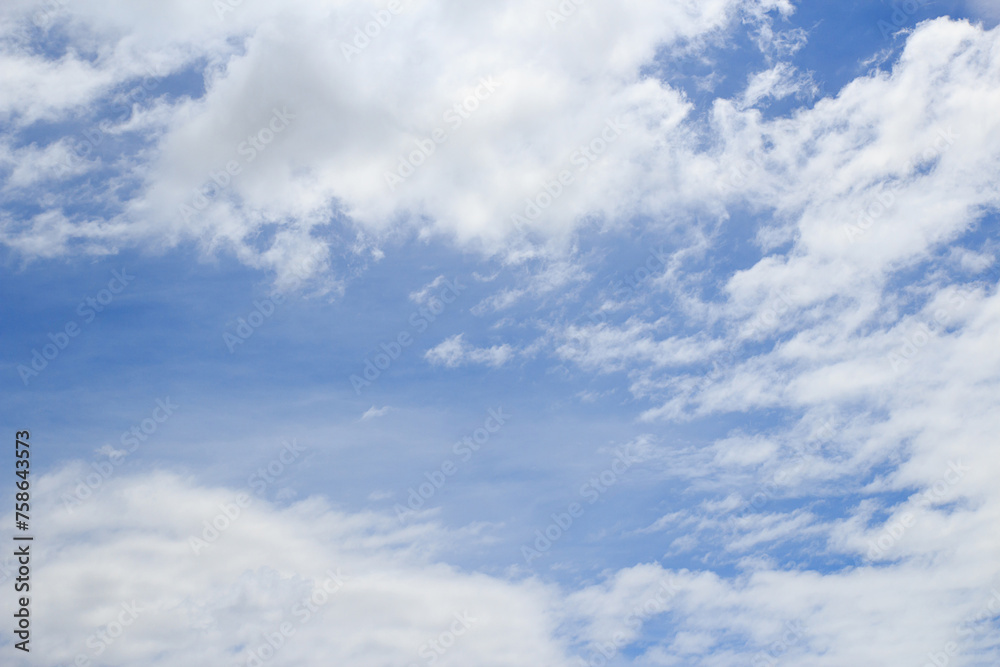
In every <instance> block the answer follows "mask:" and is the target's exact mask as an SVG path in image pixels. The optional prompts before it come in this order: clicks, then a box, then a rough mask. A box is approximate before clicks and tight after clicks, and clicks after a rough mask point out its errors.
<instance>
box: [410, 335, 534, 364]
mask: <svg viewBox="0 0 1000 667" xmlns="http://www.w3.org/2000/svg"><path fill="white" fill-rule="evenodd" d="M463 336H464V334H455V335H454V336H452V337H450V338H448V339H446V340H444V341H442V342H441V343H439V344H438V345H436V346H435V347H433V348H431V349H429V350H427V352H426V353H424V358H425V359H426V360H427V361H429V362H430V363H431V364H434V365H441V366H446V367H448V368H457V367H458V366H464V365H467V364H483V365H486V366H492V367H494V368H498V367H500V366H503V365H504V364H505V363H507V362H508V361H510V360H511V359H512V358H514V356H515V354H516V351H515V350H514V348H513V347H511V346H510V345H507V344H506V343H504V344H503V345H494V346H493V347H475V346H473V345H471V344H469V343H467V342H465V340H464V338H463Z"/></svg>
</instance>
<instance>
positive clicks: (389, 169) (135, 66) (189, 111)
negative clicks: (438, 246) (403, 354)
mask: <svg viewBox="0 0 1000 667" xmlns="http://www.w3.org/2000/svg"><path fill="white" fill-rule="evenodd" d="M141 6H142V7H143V9H142V10H141V11H140V10H138V9H137V7H139V6H138V5H136V6H132V5H130V6H129V7H125V6H124V5H121V4H120V3H112V4H110V5H108V4H100V3H86V2H85V3H73V5H72V6H68V5H67V6H65V7H61V8H59V10H58V11H56V12H55V14H54V16H53V17H51V20H49V21H47V22H46V25H47V26H48V27H47V28H46V30H49V31H53V32H56V31H58V32H60V34H66V35H67V36H68V38H69V39H70V40H71V41H70V44H71V45H72V47H73V48H74V49H76V50H75V51H74V50H71V51H70V52H69V53H68V54H67V55H66V56H64V57H60V58H57V57H54V56H51V55H47V54H44V53H38V52H34V51H32V50H31V49H30V48H29V45H28V44H27V43H26V42H25V38H24V37H23V34H24V33H23V32H18V31H17V30H14V29H11V30H10V31H8V32H7V33H6V34H5V35H4V39H5V41H4V51H3V52H2V53H0V57H3V58H5V59H6V66H5V67H6V69H7V70H8V71H17V72H21V73H22V74H23V76H22V78H19V79H17V81H20V82H21V83H17V82H16V81H15V82H12V85H13V84H16V85H20V86H22V87H23V88H24V90H23V91H22V92H23V94H18V95H11V96H8V100H10V102H9V106H8V108H6V109H0V112H3V113H5V114H6V118H7V119H8V129H10V130H13V131H15V132H16V131H18V130H21V129H23V128H26V127H28V126H29V125H31V124H32V123H38V122H42V121H48V120H66V119H69V120H73V121H75V122H76V123H77V124H80V125H83V127H84V129H83V130H81V132H80V134H79V135H77V136H74V137H72V138H73V140H74V141H75V142H77V143H79V142H80V141H83V142H84V143H83V144H82V146H84V147H86V142H87V139H86V136H87V135H86V134H85V132H87V131H89V132H91V133H94V132H95V129H94V128H95V127H97V128H100V132H101V134H102V135H104V136H111V135H119V134H123V133H124V134H125V135H128V132H130V131H131V132H133V134H132V135H128V136H132V144H131V149H130V150H129V151H128V152H127V154H128V155H129V158H128V159H127V160H126V161H124V162H122V161H119V165H120V167H121V168H115V173H116V175H117V176H118V177H119V178H121V179H122V180H124V181H125V182H127V183H128V184H129V185H130V186H131V187H130V192H131V193H132V194H131V195H130V196H129V197H128V198H127V199H125V200H120V201H119V200H117V198H116V197H112V198H111V199H112V201H111V203H112V206H111V207H110V209H109V210H112V211H117V212H116V213H114V214H113V215H112V216H110V217H111V220H107V221H106V222H107V223H108V226H107V227H101V226H97V225H94V224H89V223H90V221H88V220H87V219H86V217H85V216H84V215H82V214H74V215H72V216H67V219H66V223H65V229H64V230H63V232H62V233H61V234H60V235H59V236H56V237H53V236H52V235H47V234H46V233H45V225H44V221H43V219H41V218H35V219H32V220H27V221H24V222H23V224H17V225H14V224H7V225H5V227H4V229H3V239H4V242H5V243H7V244H8V245H10V246H12V247H15V248H17V249H18V250H19V251H20V252H22V253H23V254H25V255H27V256H29V257H30V256H34V255H36V254H39V253H48V254H57V253H65V252H69V251H70V249H71V248H74V247H75V243H73V242H75V241H83V242H87V243H91V244H93V245H95V246H97V247H107V246H111V245H113V244H115V243H152V244H154V245H162V244H171V245H172V244H176V243H178V242H180V241H182V240H185V239H198V240H200V241H201V242H202V243H203V244H204V245H205V247H206V248H208V249H209V250H212V251H226V252H232V253H234V254H236V255H237V256H238V257H240V258H241V259H242V260H243V261H245V262H247V263H249V264H250V265H252V266H258V267H261V268H270V269H273V270H275V271H278V272H279V273H281V272H282V271H283V270H282V269H281V268H280V267H281V265H282V264H285V263H289V262H294V261H295V260H296V258H300V257H301V256H305V257H306V258H308V259H310V261H311V262H313V263H314V264H315V265H314V266H313V270H315V271H323V270H326V269H327V268H328V265H327V263H326V262H327V260H328V258H329V256H330V255H329V252H330V248H331V247H333V246H336V245H338V244H344V243H345V239H346V238H351V237H353V235H354V234H353V229H358V230H364V231H365V233H367V234H370V235H372V236H373V238H374V239H375V242H376V243H377V242H378V239H379V238H382V237H384V236H385V235H387V234H391V233H392V231H393V230H395V229H398V228H399V226H400V225H404V226H406V227H408V228H412V229H416V230H417V231H418V233H419V234H420V235H422V236H428V235H444V236H445V237H447V238H450V239H453V240H455V241H457V242H459V243H461V244H463V245H467V246H472V247H478V248H481V249H483V250H485V251H487V252H498V251H500V250H501V249H502V248H506V246H505V245H500V243H501V241H505V240H510V239H511V238H513V236H512V235H516V234H529V235H532V236H534V237H536V238H543V239H553V238H566V236H567V235H568V234H571V233H572V232H573V230H574V229H576V228H577V226H578V224H580V222H581V221H582V220H583V219H584V218H591V219H593V218H604V219H606V220H608V221H609V222H611V223H616V224H617V223H620V222H622V221H624V220H626V219H627V218H628V217H629V216H631V215H632V214H634V213H637V212H644V211H646V212H655V211H665V210H667V209H666V208H665V207H667V206H669V205H671V204H676V203H678V202H690V201H691V200H692V198H693V197H692V195H696V194H697V193H689V192H688V190H687V189H686V188H681V187H677V184H676V179H678V178H679V177H680V176H681V175H682V173H683V171H684V170H683V169H682V168H681V166H680V165H681V163H682V162H683V163H686V164H690V163H691V161H693V160H695V159H696V158H695V157H694V156H692V155H689V153H690V151H691V139H690V137H688V133H687V132H686V131H685V130H684V129H683V128H682V127H681V124H682V122H683V119H684V118H685V116H686V115H687V113H688V111H689V108H690V105H689V104H688V103H687V102H686V101H685V99H684V96H683V95H682V94H681V93H679V92H678V91H677V90H675V89H673V88H671V87H670V86H669V85H667V84H666V83H664V82H662V81H658V80H656V79H653V78H649V77H642V76H639V75H638V73H639V71H640V70H641V69H642V68H643V67H644V66H645V65H647V64H649V63H650V62H651V61H652V60H653V58H654V57H657V56H658V55H661V56H662V54H664V53H670V52H671V51H672V50H680V51H685V50H687V51H690V50H691V49H695V48H697V45H698V44H700V43H704V42H706V41H710V40H713V39H717V38H718V37H719V35H721V34H722V33H723V32H724V31H725V30H727V29H728V27H729V26H731V25H732V24H733V21H734V19H735V18H736V17H738V16H740V15H742V14H745V15H747V16H752V17H754V19H753V20H755V21H757V22H758V23H761V22H763V23H766V22H767V15H766V13H765V12H766V11H770V10H780V11H781V12H782V13H787V12H789V11H791V7H790V5H788V4H787V3H772V2H752V1H750V0H712V1H711V2H700V3H691V2H687V1H682V0H676V1H672V2H664V3H655V4H650V3H645V2H628V3H624V4H622V3H619V4H617V5H615V6H614V7H611V6H603V5H600V4H593V3H587V4H585V5H582V6H580V7H579V8H578V9H577V10H576V11H575V13H573V14H572V15H571V16H568V17H567V18H566V20H565V21H564V22H557V23H556V25H553V23H552V21H551V20H550V17H549V14H551V12H552V10H553V9H554V8H552V9H550V8H546V7H542V6H539V5H537V4H536V3H530V2H527V1H526V0H511V1H509V2H506V3H504V4H502V5H499V6H489V7H486V6H482V7H480V6H475V7H471V6H466V5H460V4H456V3H446V4H445V5H428V4H422V3H404V5H403V7H402V10H401V11H400V12H399V13H398V14H390V15H389V19H385V18H384V17H383V21H384V22H387V24H386V25H385V26H384V27H379V26H378V24H377V23H376V24H375V29H374V30H372V32H376V31H377V32H378V34H377V35H375V36H371V37H366V36H365V35H364V31H363V30H362V28H366V26H367V24H368V23H369V22H371V21H372V20H373V19H372V16H371V12H372V11H373V8H372V6H371V5H370V4H369V3H366V2H348V3H335V4H329V3H322V2H320V3H317V2H306V1H304V0H303V1H300V2H293V3H286V4H283V5H282V6H281V7H280V8H279V7H276V6H274V7H272V6H267V7H265V6H252V5H241V6H239V7H238V8H236V9H234V10H233V11H229V12H224V13H223V16H221V17H220V16H217V15H216V13H217V12H216V11H215V10H213V9H212V8H211V6H206V5H203V4H199V3H193V2H174V3H166V4H160V5H157V6H156V7H153V6H151V5H150V6H148V7H147V6H146V5H141ZM34 10H37V6H33V5H29V4H27V3H23V4H13V5H9V6H7V7H5V9H4V12H5V15H6V18H7V19H8V21H9V22H10V25H13V26H24V25H27V24H28V23H30V22H31V20H32V18H33V11H34ZM379 11H381V10H379ZM359 34H360V35H361V37H358V35H359ZM460 35H476V38H475V40H470V39H467V38H462V37H459V36H460ZM355 40H356V41H357V44H355ZM78 52H79V53H84V52H85V53H87V55H88V56H90V57H88V58H83V57H81V56H77V55H76V53H78ZM538 53H544V54H546V57H544V58H542V59H539V58H537V54H538ZM151 68H152V69H153V71H155V72H159V74H157V75H154V76H152V77H150V75H149V74H148V73H147V72H148V71H149V70H150V69H151ZM181 72H193V73H194V74H201V75H202V76H203V78H204V81H205V90H204V93H203V94H201V93H200V92H199V91H193V92H192V93H191V96H186V95H182V96H179V97H173V96H170V95H165V94H161V93H163V92H165V84H164V83H163V81H164V78H163V77H164V76H165V75H166V74H170V73H181ZM19 76H20V75H19ZM146 79H149V81H146ZM143 82H145V83H148V84H149V87H151V88H153V89H154V90H153V92H151V93H148V94H143V95H142V96H141V99H139V100H135V99H129V100H126V102H125V104H124V106H123V108H124V109H125V110H126V111H125V113H123V114H120V115H119V114H115V115H114V116H113V117H111V118H110V119H108V118H105V119H101V118H93V117H90V118H88V117H86V115H85V114H84V113H83V112H82V109H84V108H85V107H89V106H93V105H94V104H95V103H98V102H100V103H113V102H114V95H115V94H116V93H115V92H114V91H116V90H120V89H121V88H122V87H123V86H124V87H126V88H128V87H130V86H132V87H134V86H137V85H138V84H139V83H143ZM157 86H159V88H157ZM45 91H48V92H45ZM54 91H57V92H54ZM42 92H45V94H41V93H42ZM129 109H133V110H134V114H133V115H131V116H130V113H129ZM140 117H141V118H143V119H144V122H145V124H144V125H143V126H142V127H141V128H138V127H129V123H133V124H134V123H135V122H136V118H140ZM279 128H280V129H279ZM138 129H142V130H144V131H143V132H142V133H138V134H136V133H135V131H136V130H138ZM435 136H436V137H437V141H435V140H434V137H435ZM55 140H56V141H58V140H59V138H58V137H56V138H55ZM140 140H141V141H143V142H149V145H148V147H145V148H143V149H142V150H141V151H140V150H139V149H138V147H137V146H136V145H135V143H136V141H140ZM42 148H44V147H42V146H40V147H39V149H42ZM53 150H55V149H53ZM101 152H102V151H101V150H99V147H97V146H95V147H94V148H93V151H90V150H88V151H87V153H88V154H87V155H86V156H85V160H84V162H85V163H86V164H87V165H88V166H89V168H90V169H91V170H96V169H99V168H100V167H101V164H102V162H101V161H100V159H101ZM682 158H683V159H682ZM45 159H48V160H51V159H55V154H54V153H53V155H51V156H49V157H48V158H45ZM125 167H127V169H125ZM36 173H37V170H36ZM26 179H27V175H18V177H17V179H16V181H17V182H19V183H26V182H28V181H27V180H26ZM671 183H672V184H671ZM41 186H42V184H41V183H39V187H41ZM93 194H94V196H95V197H108V196H109V195H110V194H111V193H110V192H97V193H93ZM22 196H23V197H30V196H31V193H30V192H24V193H22ZM67 205H68V202H66V201H53V202H51V204H49V205H48V206H47V209H48V211H49V212H57V211H62V210H64V209H65V208H66V207H67ZM519 220H520V221H523V223H522V222H519ZM352 228H353V229H352ZM261 236H266V237H273V238H274V241H273V242H272V245H271V247H270V248H269V249H268V250H267V251H262V250H261V249H260V248H259V247H258V245H257V244H256V242H255V239H257V238H259V237H261ZM317 260H318V262H317Z"/></svg>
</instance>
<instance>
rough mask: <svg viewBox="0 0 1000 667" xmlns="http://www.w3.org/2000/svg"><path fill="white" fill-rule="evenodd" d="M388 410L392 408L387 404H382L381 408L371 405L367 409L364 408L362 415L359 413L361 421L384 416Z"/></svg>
mask: <svg viewBox="0 0 1000 667" xmlns="http://www.w3.org/2000/svg"><path fill="white" fill-rule="evenodd" d="M390 410H392V408H390V407H389V406H388V405H385V406H383V407H381V408H376V407H375V406H374V405H373V406H371V407H370V408H368V409H367V410H365V413H364V414H363V415H361V421H367V420H369V419H376V418H378V417H384V416H385V415H387V414H389V411H390Z"/></svg>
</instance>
